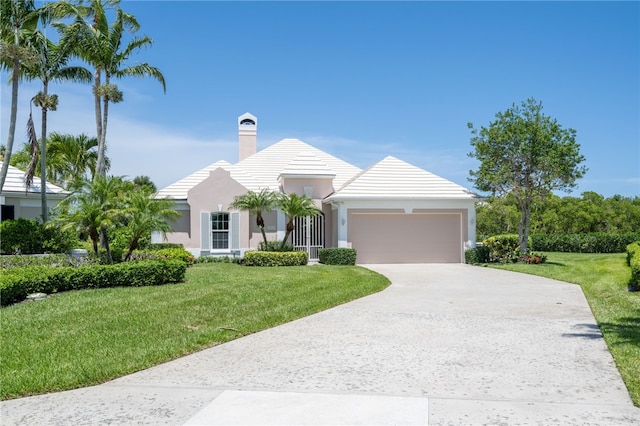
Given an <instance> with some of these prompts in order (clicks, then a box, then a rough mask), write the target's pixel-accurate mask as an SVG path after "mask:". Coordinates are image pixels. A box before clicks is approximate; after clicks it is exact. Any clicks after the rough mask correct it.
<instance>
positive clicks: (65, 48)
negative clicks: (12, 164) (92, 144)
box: [21, 14, 91, 222]
mask: <svg viewBox="0 0 640 426" xmlns="http://www.w3.org/2000/svg"><path fill="white" fill-rule="evenodd" d="M43 16H46V14H43ZM45 23H46V21H45ZM29 39H30V41H29V44H30V45H31V46H33V47H34V48H35V49H36V52H37V58H38V59H37V60H36V61H32V62H31V63H29V64H27V65H25V66H23V69H22V73H21V77H22V78H24V79H26V80H35V79H38V80H40V81H41V82H42V91H40V92H38V94H37V95H36V96H34V97H33V99H32V102H33V103H34V105H36V106H38V107H40V108H41V109H42V122H41V133H40V150H39V157H40V188H41V189H40V197H41V205H42V220H43V222H46V221H47V219H48V214H49V213H48V212H49V210H48V208H47V191H46V181H47V149H46V143H47V111H49V110H51V111H55V110H56V109H57V106H58V96H57V95H49V83H50V82H53V81H62V80H67V81H77V82H86V83H88V82H90V81H91V72H90V71H89V70H87V69H86V68H84V67H80V66H67V62H68V60H69V57H70V55H71V53H72V49H73V48H74V45H75V43H76V42H77V40H76V39H75V37H63V38H61V40H60V43H59V44H55V43H53V42H52V41H51V40H49V39H48V38H47V37H45V35H44V34H43V33H42V32H41V31H40V30H37V29H36V30H35V31H33V32H32V33H31V34H30V35H29ZM29 121H30V122H31V114H29ZM31 125H32V123H31V124H30V126H31ZM30 134H32V132H30ZM32 152H37V151H36V150H32ZM34 170H35V168H29V169H28V170H27V172H28V173H27V174H28V176H27V182H31V181H32V179H33V175H34Z"/></svg>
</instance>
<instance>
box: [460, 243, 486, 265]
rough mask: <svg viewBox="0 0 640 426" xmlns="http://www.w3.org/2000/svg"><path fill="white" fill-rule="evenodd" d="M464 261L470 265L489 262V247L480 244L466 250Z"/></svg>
mask: <svg viewBox="0 0 640 426" xmlns="http://www.w3.org/2000/svg"><path fill="white" fill-rule="evenodd" d="M464 262H465V263H467V264H469V265H475V264H477V263H489V248H488V247H484V246H478V247H474V248H470V249H468V250H467V251H465V252H464Z"/></svg>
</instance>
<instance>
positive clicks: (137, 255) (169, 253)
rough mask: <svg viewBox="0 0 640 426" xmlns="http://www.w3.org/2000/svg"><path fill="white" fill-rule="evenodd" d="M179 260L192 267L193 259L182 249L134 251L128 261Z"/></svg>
mask: <svg viewBox="0 0 640 426" xmlns="http://www.w3.org/2000/svg"><path fill="white" fill-rule="evenodd" d="M147 259H151V260H158V259H165V260H180V261H182V262H184V263H186V264H187V265H189V266H191V265H193V263H194V261H195V257H194V256H193V255H192V254H191V253H190V252H189V251H188V250H186V249H185V248H184V247H173V248H163V249H157V250H135V251H133V253H131V258H130V259H129V260H147Z"/></svg>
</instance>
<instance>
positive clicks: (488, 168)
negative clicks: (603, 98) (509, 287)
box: [468, 98, 587, 253]
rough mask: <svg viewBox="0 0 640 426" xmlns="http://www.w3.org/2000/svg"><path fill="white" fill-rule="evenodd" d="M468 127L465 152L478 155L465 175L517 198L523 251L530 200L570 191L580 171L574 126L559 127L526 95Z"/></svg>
mask: <svg viewBox="0 0 640 426" xmlns="http://www.w3.org/2000/svg"><path fill="white" fill-rule="evenodd" d="M468 127H469V128H470V129H471V134H472V137H471V146H472V147H473V148H474V151H473V152H471V153H469V156H470V157H472V158H475V159H477V160H479V161H480V167H479V168H478V170H475V171H474V170H471V171H470V176H471V178H470V181H471V182H473V183H474V186H475V187H476V188H477V189H479V190H480V191H485V192H490V193H492V194H494V195H495V194H499V195H502V194H512V195H513V196H514V197H515V198H516V200H517V201H518V207H519V210H520V221H519V223H518V235H519V240H520V251H521V252H522V253H525V252H527V238H528V237H529V227H530V222H531V205H532V202H533V201H534V200H536V199H544V198H545V197H546V196H547V195H549V194H550V193H551V192H552V191H555V190H562V191H570V190H571V188H573V187H575V181H576V180H577V179H579V178H581V177H582V176H583V175H584V174H585V173H586V170H587V169H586V167H584V166H581V163H582V162H583V161H584V156H582V155H581V154H580V145H578V143H576V131H575V130H573V129H563V128H562V126H560V124H558V122H557V121H556V120H555V119H552V118H550V117H548V116H546V115H544V114H543V113H542V103H541V102H537V101H536V100H535V99H533V98H530V99H527V100H526V101H525V102H522V103H521V105H520V106H518V105H516V104H513V105H512V107H511V108H510V109H508V110H506V111H505V112H499V113H497V114H496V120H495V121H493V122H491V123H490V124H489V127H484V126H483V127H481V128H480V130H478V129H475V128H474V127H473V124H471V123H469V124H468Z"/></svg>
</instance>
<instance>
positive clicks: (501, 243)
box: [482, 234, 537, 262]
mask: <svg viewBox="0 0 640 426" xmlns="http://www.w3.org/2000/svg"><path fill="white" fill-rule="evenodd" d="M482 246H483V247H486V248H488V249H489V261H491V262H502V261H506V260H513V259H517V258H518V257H519V256H520V237H519V236H518V234H503V235H495V236H493V237H489V238H487V239H485V240H484V241H482ZM528 247H529V249H531V247H532V240H531V237H529V241H528ZM536 250H537V248H536Z"/></svg>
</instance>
